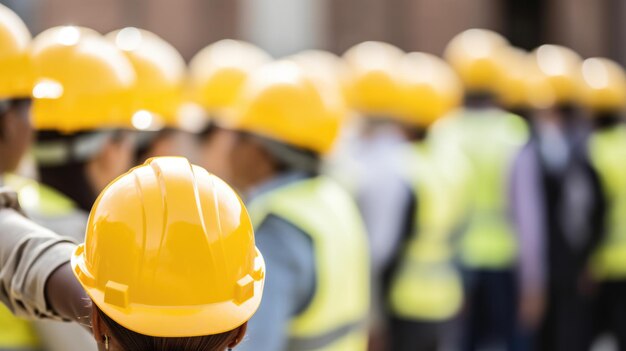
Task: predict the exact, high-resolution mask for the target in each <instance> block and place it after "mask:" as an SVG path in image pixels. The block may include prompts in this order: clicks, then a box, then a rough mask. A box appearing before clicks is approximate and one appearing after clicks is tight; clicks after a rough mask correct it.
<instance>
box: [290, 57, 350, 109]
mask: <svg viewBox="0 0 626 351" xmlns="http://www.w3.org/2000/svg"><path fill="white" fill-rule="evenodd" d="M286 59H287V60H290V61H293V62H295V63H296V64H297V65H298V67H300V69H301V70H302V72H303V74H304V75H305V76H306V77H307V78H308V79H310V80H311V81H312V82H313V83H314V84H316V85H318V87H319V90H320V93H321V94H324V97H325V100H326V101H328V102H329V106H330V107H331V108H335V109H337V114H338V115H339V116H347V115H348V112H347V108H348V107H347V105H346V99H345V96H344V95H343V94H344V91H343V89H342V87H341V81H340V76H341V74H343V72H345V65H344V62H343V61H342V60H341V58H339V57H338V56H336V55H335V54H332V53H330V52H328V51H322V50H307V51H302V52H299V53H297V54H295V55H292V56H289V57H287V58H286Z"/></svg>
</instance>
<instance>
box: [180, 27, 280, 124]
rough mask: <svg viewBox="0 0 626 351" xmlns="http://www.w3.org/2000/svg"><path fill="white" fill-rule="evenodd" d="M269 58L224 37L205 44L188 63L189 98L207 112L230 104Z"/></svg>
mask: <svg viewBox="0 0 626 351" xmlns="http://www.w3.org/2000/svg"><path fill="white" fill-rule="evenodd" d="M269 61H271V57H270V55H269V54H267V53H266V52H265V51H263V50H261V49H260V48H258V47H256V46H254V45H252V44H250V43H246V42H243V41H238V40H232V39H225V40H220V41H218V42H215V43H213V44H211V45H209V46H207V47H205V48H204V49H202V50H200V51H199V52H198V53H197V54H196V55H195V56H194V57H193V58H192V59H191V62H190V63H189V75H190V89H191V95H192V97H193V100H194V101H196V102H197V103H198V104H200V105H202V106H203V107H204V108H205V109H206V110H208V111H211V112H215V111H219V110H221V109H224V108H230V107H232V105H233V104H234V103H235V101H236V99H237V97H238V95H239V93H240V91H241V87H242V86H243V85H244V83H245V81H246V80H247V78H248V76H249V75H250V74H251V73H252V72H253V71H254V70H255V69H257V68H259V67H260V66H262V65H264V64H265V63H268V62H269Z"/></svg>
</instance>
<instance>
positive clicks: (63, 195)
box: [19, 27, 135, 351]
mask: <svg viewBox="0 0 626 351" xmlns="http://www.w3.org/2000/svg"><path fill="white" fill-rule="evenodd" d="M32 57H33V67H34V74H35V77H36V79H37V80H36V81H35V86H34V89H33V95H34V96H35V98H36V99H35V101H34V104H33V119H34V120H33V121H34V126H35V128H36V129H37V139H36V143H35V145H34V150H33V154H34V157H35V160H36V163H37V170H38V173H39V180H40V182H39V183H38V182H27V183H26V184H25V185H23V186H21V188H20V191H19V193H20V197H21V199H22V201H23V206H24V209H25V210H26V212H27V213H28V215H29V216H31V218H33V219H34V220H35V221H36V222H38V223H40V224H42V225H43V226H45V227H47V228H50V229H52V230H54V231H56V232H59V233H63V234H64V235H67V236H70V237H72V238H74V239H76V240H82V237H83V236H84V233H85V228H86V227H87V214H88V211H89V210H90V208H91V206H92V205H93V203H94V201H95V200H96V196H97V194H98V193H99V192H100V191H101V190H102V189H103V188H104V187H105V186H106V184H108V183H109V182H110V181H111V180H113V179H114V178H115V177H117V176H118V175H120V174H122V173H123V172H124V171H125V170H126V169H128V168H129V167H130V166H131V164H132V161H133V142H132V139H130V137H129V135H128V134H127V132H123V131H121V130H120V129H119V128H117V127H116V126H117V125H119V121H120V120H122V119H124V118H129V117H127V116H128V115H129V114H130V113H131V109H132V96H131V88H132V86H133V84H134V79H135V74H134V71H133V67H132V65H131V64H130V62H129V61H128V60H127V58H126V57H125V56H124V54H123V53H122V52H121V51H119V50H118V49H117V48H115V46H113V45H112V44H110V43H109V42H107V41H106V40H104V39H103V38H102V37H100V35H99V34H98V33H96V32H94V31H92V30H90V29H87V28H80V27H55V28H51V29H48V30H46V31H44V32H42V33H41V34H39V35H38V36H37V37H36V38H35V39H34V40H33V54H32ZM83 322H84V323H87V322H88V321H87V320H85V321H83ZM40 332H41V333H42V335H43V338H44V339H46V344H47V345H46V346H47V347H48V348H49V349H53V350H65V351H67V350H93V349H95V344H94V342H93V340H91V339H90V338H89V336H88V335H85V333H84V331H82V330H80V328H78V327H76V326H70V325H67V326H66V325H61V324H60V323H55V322H49V323H45V325H44V326H43V327H42V328H40Z"/></svg>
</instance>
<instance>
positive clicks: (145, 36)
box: [106, 27, 186, 129]
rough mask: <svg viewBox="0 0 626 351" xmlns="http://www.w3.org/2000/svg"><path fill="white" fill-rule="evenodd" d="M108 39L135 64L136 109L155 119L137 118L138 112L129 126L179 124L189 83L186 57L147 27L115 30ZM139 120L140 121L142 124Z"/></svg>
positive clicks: (107, 36)
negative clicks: (187, 82)
mask: <svg viewBox="0 0 626 351" xmlns="http://www.w3.org/2000/svg"><path fill="white" fill-rule="evenodd" d="M106 38H107V39H108V40H110V41H111V42H112V43H114V44H115V45H116V46H117V47H118V48H119V49H120V50H122V51H123V52H124V53H125V54H126V56H127V57H128V59H129V60H130V62H131V63H132V65H133V68H134V70H135V74H136V76H137V79H136V81H135V89H134V97H135V99H136V109H137V110H138V111H142V113H143V114H144V115H146V116H150V117H152V118H153V119H154V121H137V117H139V118H141V116H142V115H137V114H134V115H133V118H134V120H128V121H126V122H127V123H128V125H129V126H133V127H135V128H138V129H147V128H150V127H151V126H152V125H151V124H150V123H147V122H153V123H154V124H157V126H155V127H158V124H159V122H160V124H161V125H163V124H164V125H167V126H173V127H176V126H177V123H178V118H177V117H178V112H179V108H180V106H181V104H182V94H183V85H184V82H185V70H186V66H185V60H184V59H183V57H182V56H181V55H180V53H179V52H178V51H177V50H176V49H175V48H174V47H173V46H172V45H171V44H169V43H168V42H166V41H165V40H163V39H162V38H161V37H159V36H158V35H156V34H154V33H152V32H149V31H147V30H144V29H138V28H134V27H127V28H123V29H119V30H116V31H113V32H111V33H109V34H107V35H106ZM146 113H148V114H149V115H147V114H146ZM138 122H139V123H138Z"/></svg>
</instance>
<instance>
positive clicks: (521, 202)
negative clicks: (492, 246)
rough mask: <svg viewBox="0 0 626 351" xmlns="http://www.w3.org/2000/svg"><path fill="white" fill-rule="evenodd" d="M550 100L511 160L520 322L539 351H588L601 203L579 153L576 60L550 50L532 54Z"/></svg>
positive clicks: (583, 131)
mask: <svg viewBox="0 0 626 351" xmlns="http://www.w3.org/2000/svg"><path fill="white" fill-rule="evenodd" d="M533 65H534V66H535V69H538V70H539V71H540V75H539V76H538V79H539V80H540V81H541V80H542V81H543V83H541V84H543V85H544V86H545V85H547V86H548V88H549V91H547V92H546V94H549V95H551V96H552V98H553V101H552V103H550V104H548V105H544V106H543V107H542V108H540V109H536V111H535V117H534V118H533V131H534V132H533V135H532V137H531V139H530V140H529V142H528V143H527V145H526V146H525V147H524V148H523V150H522V151H521V152H520V154H519V155H518V156H517V157H516V161H515V166H514V168H513V172H512V185H511V190H512V194H511V195H512V196H511V204H512V208H513V217H514V219H515V224H516V229H517V232H518V237H519V240H520V247H521V251H520V257H519V263H520V266H519V273H520V310H519V311H520V321H521V323H522V327H523V328H524V329H525V330H526V331H527V332H531V333H534V334H536V337H535V338H534V339H535V340H534V344H535V348H536V349H539V350H581V351H582V350H588V349H589V347H590V343H591V332H592V317H593V316H592V312H593V304H592V303H593V296H592V292H591V290H592V289H591V281H590V277H589V273H588V265H589V257H590V255H591V253H592V252H593V250H594V247H595V246H596V244H597V242H598V240H599V238H600V236H601V234H602V230H601V228H602V226H603V219H602V217H603V200H602V194H601V192H600V188H599V183H598V178H597V175H596V174H595V172H594V171H593V170H592V169H591V166H590V164H589V160H588V156H587V151H586V137H587V133H588V132H587V128H586V125H585V123H584V120H583V119H582V117H581V116H580V112H579V109H578V106H577V105H579V104H580V101H581V98H582V95H581V93H582V91H583V85H582V78H581V73H580V67H581V60H580V58H579V56H578V55H577V54H576V53H574V52H573V51H571V50H569V49H567V48H563V47H559V46H554V45H547V46H545V45H544V46H541V47H539V48H538V49H537V50H535V51H534V52H533Z"/></svg>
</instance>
